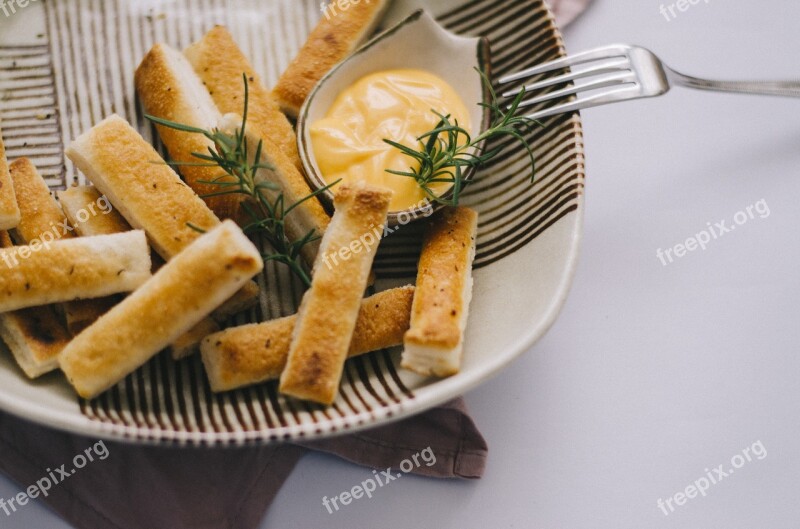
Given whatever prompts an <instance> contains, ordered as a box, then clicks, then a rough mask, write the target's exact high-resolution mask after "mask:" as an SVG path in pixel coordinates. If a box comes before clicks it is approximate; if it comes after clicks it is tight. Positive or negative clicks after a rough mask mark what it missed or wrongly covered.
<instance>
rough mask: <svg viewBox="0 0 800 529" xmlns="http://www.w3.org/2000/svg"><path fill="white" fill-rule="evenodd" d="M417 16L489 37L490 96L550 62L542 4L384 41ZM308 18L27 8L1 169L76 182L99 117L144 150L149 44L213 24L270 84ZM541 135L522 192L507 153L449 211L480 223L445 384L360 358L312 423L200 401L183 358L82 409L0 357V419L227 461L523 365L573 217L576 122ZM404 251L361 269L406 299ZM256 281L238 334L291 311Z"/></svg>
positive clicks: (157, 4)
mask: <svg viewBox="0 0 800 529" xmlns="http://www.w3.org/2000/svg"><path fill="white" fill-rule="evenodd" d="M418 8H424V9H426V10H427V11H428V12H430V13H432V14H434V15H435V16H436V18H437V20H438V21H439V22H441V23H442V24H443V25H444V26H445V27H447V28H448V29H449V30H451V31H453V32H455V33H458V34H462V35H467V36H472V37H474V36H486V37H488V39H489V40H490V42H491V64H492V68H493V70H494V72H493V75H494V77H495V78H497V77H499V76H500V75H503V74H505V73H507V72H511V71H516V70H519V69H521V68H524V67H526V66H529V65H533V64H536V63H538V62H541V61H545V60H549V59H552V58H555V57H557V56H558V55H560V54H563V46H562V43H561V38H560V35H559V33H558V30H557V28H556V27H555V25H554V23H553V19H552V16H551V13H550V12H549V10H548V9H547V7H546V6H545V5H544V3H543V2H542V1H541V0H470V1H466V0H458V1H456V0H430V1H422V0H420V1H406V0H396V2H395V3H394V7H393V9H392V10H391V11H390V12H389V13H388V14H387V16H386V19H385V21H384V26H385V27H388V26H390V25H392V24H394V23H396V22H397V21H399V20H401V19H402V18H404V17H406V16H408V15H409V14H410V13H411V12H413V11H414V10H415V9H418ZM319 16H320V13H319V2H318V1H317V0H303V1H298V0H271V1H270V2H261V1H258V0H242V1H240V2H236V3H230V2H225V1H223V0H203V1H200V0H171V1H166V0H164V1H160V0H151V1H148V2H121V1H120V2H98V1H95V0H59V1H57V2H37V3H31V4H29V6H28V7H26V8H25V9H22V10H19V11H18V12H17V14H15V15H14V16H12V17H7V18H6V17H0V120H2V121H1V122H0V126H2V127H3V137H4V139H5V141H6V145H7V149H8V155H9V157H10V158H11V159H14V158H17V157H21V156H28V157H30V158H31V159H32V161H33V162H34V163H35V164H36V165H37V167H38V168H39V169H40V171H41V172H42V173H43V174H44V175H45V176H46V177H47V179H48V182H49V183H50V184H51V185H52V186H53V187H54V188H57V187H63V186H65V185H69V184H70V183H71V182H72V181H73V180H77V181H78V182H83V178H82V176H81V175H79V174H76V172H75V170H74V168H73V167H72V166H71V165H70V164H69V163H68V162H66V161H65V160H64V157H63V148H64V145H65V144H68V143H69V142H70V141H71V140H72V139H73V138H75V137H76V136H77V135H79V134H80V133H81V132H83V131H85V130H86V129H88V128H89V127H91V126H92V125H93V124H94V123H97V122H98V121H100V120H101V119H103V118H104V117H105V116H107V115H108V114H111V113H112V112H116V113H118V114H120V115H122V116H124V117H126V118H127V119H128V120H130V121H131V123H133V124H134V125H135V126H137V127H138V128H139V130H140V131H141V132H142V134H143V135H144V136H145V137H146V138H148V139H150V138H152V132H153V131H152V129H151V127H150V125H149V124H148V123H146V121H145V120H144V118H143V117H142V113H141V110H140V109H139V108H138V107H137V104H136V100H135V97H134V94H133V89H132V85H133V82H132V77H133V72H134V68H135V66H136V64H137V63H138V61H139V60H140V59H141V58H142V57H143V56H144V54H145V52H146V51H147V50H148V49H149V48H150V46H152V44H154V43H155V42H167V43H168V44H171V45H173V46H177V47H180V48H182V47H184V46H186V45H187V44H189V43H190V42H192V41H194V40H197V39H198V38H200V37H201V36H202V34H203V32H205V31H206V30H208V29H209V28H210V27H211V26H213V25H214V24H216V23H223V24H226V25H227V26H228V27H229V28H230V29H231V30H232V33H233V34H234V37H235V38H236V39H237V41H238V42H239V43H240V45H241V46H242V48H243V50H244V51H245V53H246V54H247V55H248V57H250V58H251V60H252V62H253V63H254V65H255V67H256V69H258V70H259V71H260V72H261V74H262V76H263V77H264V79H265V81H266V82H268V83H274V82H275V81H276V80H277V78H278V76H279V74H280V72H281V71H282V70H283V69H284V68H285V67H286V65H287V64H288V62H289V60H291V58H292V57H293V56H294V54H295V53H296V51H297V49H298V48H299V46H300V45H301V44H302V42H303V41H304V40H305V37H306V35H307V34H308V32H309V31H310V28H311V27H312V25H313V24H314V23H315V21H316V20H317V19H318V18H319ZM435 52H436V50H430V53H435ZM552 88H553V89H556V88H559V87H552ZM545 125H546V127H545V128H544V129H541V130H538V131H536V132H534V136H533V138H532V140H533V145H534V147H535V153H536V156H537V159H538V160H537V161H538V164H537V178H536V182H535V183H534V184H533V185H531V184H530V182H529V166H528V165H527V164H528V162H527V158H526V155H525V153H524V152H520V150H519V149H517V148H515V147H513V146H512V148H510V149H509V151H508V153H507V154H506V155H504V156H503V157H502V158H500V159H498V160H496V161H495V162H494V163H492V165H491V166H490V167H487V168H486V170H484V171H481V172H480V173H478V174H476V176H475V179H474V182H473V183H472V185H471V186H470V187H468V188H467V189H466V190H465V192H464V194H463V195H462V197H463V200H464V203H466V204H467V205H470V206H472V207H474V208H476V209H477V210H478V212H479V213H480V217H481V221H480V229H479V237H478V255H477V258H476V262H475V267H476V268H475V290H474V297H473V302H472V309H471V315H470V320H469V325H468V331H467V337H466V349H465V361H464V366H463V370H462V372H461V373H460V374H458V375H456V376H453V377H451V378H448V379H445V380H437V379H430V378H423V377H419V376H416V375H414V374H412V373H408V372H406V371H403V370H401V369H399V368H398V367H397V360H398V354H397V351H382V352H378V353H374V354H370V355H366V356H365V357H362V358H358V359H354V360H352V361H350V362H348V364H347V367H346V369H345V376H344V379H343V383H342V386H341V391H340V396H339V398H338V399H337V401H336V403H335V404H334V406H332V407H330V408H325V409H323V408H320V407H317V406H312V405H309V404H306V403H303V402H298V401H295V400H292V399H286V398H284V397H283V396H281V395H279V394H278V393H277V391H276V387H275V384H274V383H273V384H263V385H260V386H256V387H253V388H247V389H244V390H239V391H234V392H230V393H226V394H222V395H214V394H212V393H211V391H210V389H209V387H208V384H207V383H206V381H205V376H204V373H203V371H202V365H201V363H200V362H199V359H198V358H192V359H189V360H188V361H183V362H179V363H173V362H172V361H170V360H169V358H168V356H167V355H164V354H162V355H158V356H157V357H156V358H155V359H153V360H152V361H151V362H149V363H148V364H147V365H146V366H144V367H143V368H141V369H139V370H137V371H136V372H135V373H134V374H133V375H131V376H130V377H128V378H127V379H126V380H124V381H123V382H121V383H120V384H119V385H118V386H116V387H115V388H113V389H112V390H110V391H108V392H107V393H105V394H104V395H102V396H101V397H99V398H98V399H95V400H93V401H89V402H87V401H82V400H79V399H78V398H77V397H76V396H75V394H74V393H73V391H72V390H71V388H70V387H69V386H68V385H67V383H66V382H65V381H64V379H63V377H62V376H61V375H60V374H58V373H53V374H51V375H48V376H46V377H44V378H43V379H41V380H38V381H36V382H33V383H31V382H30V381H28V380H27V379H26V378H25V377H24V375H22V374H21V372H20V371H19V369H18V368H17V367H16V365H15V364H14V361H13V360H12V359H11V357H10V355H9V354H7V352H4V351H2V350H0V408H2V409H3V410H5V411H8V412H11V413H14V414H16V415H19V416H20V417H24V418H26V419H29V420H32V421H35V422H38V423H42V424H45V425H48V426H51V427H53V428H59V429H63V430H68V431H73V432H78V433H82V434H84V435H89V436H93V437H102V438H109V439H126V440H130V441H132V442H152V443H172V442H177V443H197V444H199V443H204V444H230V443H245V442H270V441H276V440H283V439H292V438H298V437H305V438H311V437H319V436H326V435H333V434H336V433H342V432H349V431H354V430H356V429H359V428H367V427H370V426H375V425H377V424H380V423H383V422H386V421H389V420H395V419H399V418H402V417H406V416H409V415H411V414H414V413H418V412H421V411H423V410H425V409H428V408H430V407H432V406H435V405H437V404H440V403H442V402H444V401H446V400H448V399H451V398H453V397H455V396H458V395H460V394H462V393H463V392H465V391H467V390H469V389H470V388H473V387H474V386H476V385H477V384H479V383H481V382H482V381H485V380H486V379H487V378H488V377H491V376H492V375H493V374H495V373H497V372H498V371H499V370H501V369H503V368H504V367H506V366H508V365H509V364H510V363H511V362H512V361H513V360H514V359H515V358H516V357H517V356H519V355H520V354H521V353H522V352H524V351H525V350H527V349H528V348H530V346H531V345H532V344H534V343H535V342H536V340H537V339H539V337H541V336H542V334H543V333H544V332H545V331H546V330H547V329H548V327H549V326H550V325H551V324H552V322H553V321H554V320H555V318H556V316H557V315H558V312H559V310H560V308H561V306H562V304H563V302H564V300H565V298H566V295H567V292H568V290H569V285H570V282H571V278H572V274H573V270H574V268H575V263H576V259H577V254H578V247H579V243H580V234H581V219H582V216H583V178H584V173H583V169H584V165H583V147H582V137H581V127H580V120H579V118H578V116H577V115H565V116H559V117H556V118H553V119H550V120H547V121H546V122H545ZM418 244H419V231H418V227H417V225H416V224H411V225H408V226H404V227H402V229H399V230H398V231H397V232H396V233H394V234H392V236H391V237H390V238H389V239H387V241H386V243H385V244H384V245H382V250H381V252H380V255H379V256H378V258H377V260H376V272H377V275H378V282H377V288H385V287H388V286H391V285H396V284H405V283H408V282H413V280H414V276H415V262H416V257H417V252H418ZM259 281H260V283H261V285H262V286H263V288H264V291H265V292H266V293H267V295H266V296H265V297H264V298H263V299H262V303H261V305H260V306H259V307H258V309H257V310H255V311H254V312H253V313H252V314H250V315H249V316H248V318H250V319H265V318H273V317H277V316H280V315H285V314H290V313H292V312H294V311H295V310H296V304H297V302H298V300H299V295H300V292H301V290H300V287H299V285H298V284H297V283H296V282H293V281H292V280H291V279H290V278H289V276H288V274H287V273H286V272H285V270H282V269H281V268H280V265H273V266H270V267H268V268H267V270H266V271H265V273H264V274H263V275H262V276H260V277H259ZM245 320H246V319H245V318H243V319H242V320H241V321H245Z"/></svg>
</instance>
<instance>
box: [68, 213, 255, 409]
mask: <svg viewBox="0 0 800 529" xmlns="http://www.w3.org/2000/svg"><path fill="white" fill-rule="evenodd" d="M262 267H263V262H262V260H261V256H260V254H259V252H258V250H257V249H256V248H255V246H253V244H252V243H251V242H250V241H249V240H248V239H247V237H246V236H245V235H244V234H243V233H242V231H241V230H240V229H239V228H238V227H237V226H236V224H235V223H233V222H232V221H225V222H223V223H222V224H221V225H219V226H217V227H216V228H214V229H212V230H211V231H209V232H208V233H206V234H204V235H203V236H202V237H200V238H198V239H197V240H196V241H195V242H194V243H192V244H191V245H190V246H189V247H187V248H186V249H185V250H184V251H183V252H181V253H180V254H179V255H177V256H176V257H175V258H174V259H172V260H170V261H169V262H167V264H165V265H164V266H163V267H161V269H160V270H159V271H158V272H157V273H156V274H155V275H154V276H153V277H152V278H151V279H150V280H149V281H148V282H147V283H145V284H144V285H142V286H141V287H140V288H138V289H137V290H136V291H135V292H134V293H132V294H131V295H129V296H128V297H127V298H125V299H124V300H123V301H122V302H120V303H119V304H118V305H117V306H116V307H114V308H113V309H111V310H110V311H109V312H107V313H106V314H104V315H103V316H102V317H101V318H100V319H99V320H97V321H96V322H95V323H94V324H92V325H91V326H89V327H88V328H87V329H86V330H84V331H83V332H82V333H81V334H79V335H78V336H77V337H76V338H75V339H73V340H72V342H70V344H69V345H67V347H66V348H65V349H64V350H63V351H62V352H61V354H60V355H59V364H60V365H61V368H62V370H63V371H64V373H65V374H66V375H67V378H68V379H69V381H70V382H71V383H72V385H73V386H74V387H75V389H76V390H77V392H78V394H79V395H80V396H81V397H83V398H93V397H95V396H97V395H99V394H100V393H102V392H103V391H105V390H107V389H108V388H110V387H111V386H113V385H114V384H116V383H117V382H119V381H120V380H121V379H122V378H124V377H125V376H126V375H128V374H129V373H131V372H132V371H134V370H135V369H137V368H138V367H140V366H141V365H142V364H144V363H145V362H147V361H148V360H149V359H150V358H151V357H152V356H153V355H155V354H156V353H157V352H158V351H160V350H161V349H162V348H164V347H166V346H167V345H168V344H170V343H172V342H174V341H175V340H176V339H177V338H178V337H180V336H181V335H182V334H184V333H185V332H186V331H188V330H189V329H191V328H192V327H193V326H194V325H196V324H197V323H199V322H200V321H201V320H203V318H205V317H206V316H208V314H210V313H211V311H212V310H213V309H214V308H215V307H217V306H219V305H220V304H221V303H223V302H224V301H225V300H226V299H227V298H229V297H230V296H231V295H232V294H233V293H234V292H236V291H237V290H238V289H239V288H241V286H242V285H244V284H245V283H246V282H247V281H248V280H249V279H250V278H251V277H252V276H254V275H255V274H257V273H258V272H259V271H260V270H261V269H262Z"/></svg>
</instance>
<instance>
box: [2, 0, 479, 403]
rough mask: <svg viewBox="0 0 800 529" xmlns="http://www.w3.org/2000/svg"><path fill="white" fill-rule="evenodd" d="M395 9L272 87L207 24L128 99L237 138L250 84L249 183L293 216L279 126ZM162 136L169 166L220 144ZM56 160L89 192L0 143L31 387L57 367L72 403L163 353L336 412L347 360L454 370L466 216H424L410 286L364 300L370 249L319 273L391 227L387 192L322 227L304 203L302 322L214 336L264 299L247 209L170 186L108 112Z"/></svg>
mask: <svg viewBox="0 0 800 529" xmlns="http://www.w3.org/2000/svg"><path fill="white" fill-rule="evenodd" d="M387 4H388V0H384V1H374V2H369V3H362V4H360V5H359V6H353V7H352V8H351V9H350V10H348V11H342V12H340V13H338V14H337V16H336V17H328V18H326V17H323V19H322V20H321V21H320V23H319V25H318V26H317V27H316V28H315V29H314V30H313V32H312V34H311V36H310V37H309V41H308V43H307V44H306V46H304V47H303V48H302V49H301V51H300V52H299V54H298V56H297V58H296V59H295V60H294V61H293V62H292V63H291V65H290V66H289V68H288V70H287V71H286V72H285V73H284V75H283V76H282V77H281V78H280V81H279V82H278V84H277V86H276V87H274V89H272V90H268V89H266V88H265V87H264V85H263V83H262V82H261V80H260V78H259V76H258V75H257V73H256V72H255V71H254V69H253V67H252V66H251V64H250V63H249V62H248V60H247V58H246V57H245V55H244V54H243V53H242V51H241V50H240V49H239V48H238V46H237V45H236V43H235V40H234V38H233V36H232V35H231V34H230V33H229V32H228V31H227V30H226V29H225V28H224V27H222V26H217V27H215V28H213V29H212V30H211V31H209V32H208V33H207V34H206V35H205V36H204V37H203V38H202V39H201V40H200V41H198V42H196V43H194V44H192V45H191V46H189V47H188V48H187V49H186V50H184V51H183V52H181V51H179V50H175V49H172V48H170V47H168V46H166V45H164V44H158V45H156V46H154V47H153V48H152V49H151V50H150V51H149V52H148V53H147V55H146V56H145V57H144V59H143V60H142V62H141V64H140V65H139V67H138V68H137V70H136V73H135V85H136V90H137V94H138V96H139V98H140V100H141V103H142V105H143V106H144V110H145V112H146V113H147V114H150V115H153V116H157V117H159V118H163V119H167V120H171V121H174V122H178V123H182V124H185V125H189V126H192V127H197V128H201V129H204V130H221V131H230V132H233V131H235V130H236V127H238V126H240V124H241V118H240V117H239V116H240V114H241V112H242V104H243V86H242V84H243V83H242V75H243V74H244V75H245V76H246V77H247V79H248V82H249V109H248V121H247V129H246V130H245V131H244V134H245V137H246V141H247V142H248V145H252V146H253V148H251V149H249V150H250V151H251V152H252V151H255V148H254V146H255V145H258V144H259V143H261V144H262V149H263V156H264V160H265V161H266V162H267V163H268V164H269V165H270V166H271V168H270V169H259V171H258V173H257V177H258V179H260V180H262V181H268V182H271V183H273V184H275V185H276V188H277V189H278V190H279V191H275V192H276V193H277V192H280V193H283V195H284V197H285V200H286V201H287V202H288V203H294V202H296V201H297V200H299V199H300V198H302V197H305V196H307V195H309V194H310V193H311V192H312V190H311V189H310V187H309V184H308V183H307V181H306V179H305V176H304V174H303V169H302V165H301V163H300V159H299V156H298V153H297V146H296V140H295V132H294V130H293V127H292V124H291V122H290V121H289V119H288V118H287V115H288V116H290V117H293V116H295V115H296V113H297V111H298V109H299V107H300V105H302V103H303V101H304V100H305V97H306V96H307V95H308V93H309V92H310V90H311V89H312V88H313V86H314V84H315V83H316V82H317V81H318V80H319V79H320V78H321V77H322V76H323V75H324V74H325V73H326V72H327V71H328V70H329V69H330V68H331V67H332V66H333V65H335V64H336V63H338V62H339V61H341V60H342V59H344V58H345V57H346V56H347V55H349V54H350V53H351V52H352V51H353V50H355V49H356V47H357V46H358V45H359V44H360V43H361V42H362V41H363V40H364V39H365V37H367V36H368V35H369V33H370V32H371V31H372V28H374V26H375V24H376V23H377V21H378V20H379V19H380V16H381V14H382V12H383V10H384V9H385V8H386V5H387ZM321 40H322V41H325V45H322V46H320V45H319V41H321ZM332 43H333V44H332ZM334 44H335V45H334ZM157 128H158V132H159V135H160V138H161V141H162V142H163V143H164V145H165V146H166V148H167V150H168V151H169V155H170V158H171V159H172V160H174V161H177V162H192V161H194V160H195V159H194V157H193V156H194V155H193V153H198V152H208V149H209V147H213V144H212V143H211V142H210V141H209V140H208V139H207V138H205V137H204V136H202V135H199V134H192V133H189V132H183V131H178V130H174V129H170V128H167V127H163V126H160V125H159V126H158V127H157ZM66 155H67V157H68V158H69V159H70V160H71V161H72V162H73V163H74V164H75V167H76V168H77V169H78V170H80V171H81V172H82V173H83V174H84V175H85V177H86V179H87V180H88V181H89V182H91V185H87V186H79V187H71V188H68V189H66V190H63V191H58V192H57V194H56V197H53V195H51V193H50V191H49V189H48V187H47V185H46V183H45V182H44V180H43V179H42V178H41V176H40V175H39V174H38V173H37V171H36V168H35V167H34V166H33V164H32V163H31V162H30V161H29V160H27V159H25V158H20V159H17V160H14V161H13V163H11V164H10V165H9V164H8V162H7V160H6V156H5V152H4V150H3V146H2V141H1V140H0V230H2V231H0V338H2V340H3V341H4V342H5V344H6V345H7V347H8V349H9V350H10V351H11V353H12V354H13V356H14V358H15V359H16V361H17V363H18V364H19V366H20V367H21V369H22V370H23V371H24V372H25V374H26V375H27V376H29V377H31V378H35V377H38V376H41V375H43V374H45V373H48V372H51V371H54V370H57V369H60V370H61V371H62V372H63V373H64V375H66V378H67V380H68V381H69V382H70V383H71V384H72V385H73V386H74V388H75V390H76V391H77V393H78V394H79V395H80V396H81V397H84V398H93V397H96V396H98V395H99V394H101V393H102V392H104V391H106V390H107V389H109V388H110V387H112V386H113V385H114V384H116V383H118V382H119V381H120V380H122V379H123V378H124V377H125V376H127V375H128V374H130V373H131V372H133V371H134V370H136V369H137V368H139V367H141V366H142V365H143V364H144V363H146V362H147V361H148V360H149V359H150V358H151V357H152V356H154V355H155V354H157V353H159V351H162V350H163V349H165V348H170V349H171V353H172V356H173V357H174V358H175V359H176V360H178V359H180V358H183V357H185V356H188V355H190V354H192V353H193V352H195V351H197V350H199V351H200V352H201V354H202V360H203V363H204V366H205V368H206V372H207V374H208V378H209V381H210V384H211V387H212V389H213V390H214V391H217V392H220V391H229V390H232V389H236V388H240V387H243V386H247V385H251V384H257V383H261V382H265V381H269V380H276V379H279V390H280V391H281V392H282V393H284V394H286V395H288V396H292V397H296V398H300V399H306V400H311V401H314V402H318V403H321V404H331V403H332V402H333V401H334V400H335V398H336V395H337V393H338V388H339V383H340V379H341V377H342V372H343V367H344V362H345V360H346V359H347V358H349V357H352V356H356V355H361V354H364V353H368V352H371V351H375V350H380V349H385V348H387V347H393V346H398V345H404V347H405V349H404V352H403V356H402V367H404V368H407V369H410V370H413V371H415V372H418V373H420V374H422V375H426V376H448V375H452V374H455V373H457V372H458V371H459V368H460V365H461V359H462V350H463V340H464V331H465V326H466V321H467V315H468V309H469V302H470V297H471V291H472V260H473V258H474V255H475V238H476V232H477V215H476V214H475V212H474V211H472V210H470V209H468V208H463V207H458V208H445V209H443V210H441V211H439V212H438V213H436V214H435V215H434V216H432V217H431V218H430V219H427V220H426V221H425V222H428V224H429V226H428V227H427V229H426V235H425V239H424V241H423V249H422V254H421V258H420V263H419V271H418V276H417V280H416V285H415V286H412V285H409V286H405V287H401V288H394V289H389V290H385V291H382V292H378V293H376V294H374V295H371V296H369V297H365V291H366V289H367V286H368V282H369V280H370V275H371V269H372V264H373V259H374V257H375V253H376V251H377V249H378V246H379V244H380V240H379V239H376V238H374V237H373V238H372V239H373V241H372V244H366V245H363V248H362V249H361V250H360V251H358V252H350V254H349V256H350V257H349V258H348V259H344V260H337V261H336V265H335V266H324V265H323V263H327V262H329V259H328V260H326V256H328V257H330V256H333V255H336V254H337V253H339V252H340V250H341V249H342V248H350V247H352V244H353V242H354V241H358V240H361V241H363V240H364V235H365V234H367V233H370V232H373V231H374V230H375V227H376V226H382V225H384V224H385V223H386V220H387V214H388V209H389V202H390V198H391V191H390V190H387V189H383V188H378V187H373V186H370V185H367V184H362V183H356V184H348V185H344V184H342V185H339V186H337V187H336V188H335V199H334V212H333V215H332V217H331V216H329V215H328V213H327V212H326V211H325V209H324V208H323V207H322V204H321V203H320V202H319V201H317V200H316V199H312V200H306V201H304V202H303V203H302V205H301V206H300V207H298V208H296V209H294V210H293V211H292V213H290V215H289V216H287V218H286V230H287V235H288V236H289V238H290V239H293V238H297V237H301V236H303V235H304V234H306V233H308V232H309V231H310V230H312V229H313V230H314V231H315V232H316V233H318V234H320V235H321V239H319V240H318V241H317V242H316V243H315V244H311V245H307V246H306V247H305V248H304V253H303V257H304V259H305V260H306V262H307V264H308V266H309V268H310V270H311V277H312V280H311V286H310V288H309V289H308V290H307V291H306V293H305V294H304V296H303V299H302V302H301V304H300V307H299V310H298V312H297V314H296V315H293V316H289V317H285V318H280V319H275V320H270V321H264V322H261V323H253V324H248V325H243V326H237V327H230V328H225V329H223V327H224V326H225V325H226V322H227V321H228V320H229V317H230V316H231V315H233V314H235V313H237V312H240V311H242V310H245V309H247V308H249V307H251V306H252V305H253V304H254V303H255V302H256V300H257V298H258V295H259V289H258V286H257V284H256V283H255V282H254V281H253V280H252V279H253V277H254V276H255V275H257V274H258V273H259V272H261V270H262V268H263V261H262V257H261V255H260V252H259V250H258V249H257V248H256V247H255V246H254V244H253V243H252V242H251V241H250V240H249V239H248V237H247V236H246V235H245V234H244V233H243V232H242V230H241V229H240V227H239V226H238V225H237V221H239V222H241V220H242V219H241V216H242V207H241V202H242V200H245V199H246V198H243V196H241V195H228V196H221V197H220V196H217V197H207V198H201V196H203V195H206V194H208V193H213V192H214V190H215V189H214V184H213V183H209V182H210V181H212V180H214V179H215V178H218V177H219V173H220V172H219V171H218V170H215V168H213V167H201V166H181V167H180V173H181V174H180V175H179V174H178V173H177V172H176V171H175V170H174V169H173V168H172V167H171V166H170V165H168V164H167V163H166V162H165V161H164V160H163V159H162V158H161V156H160V155H159V154H158V152H157V151H156V150H155V149H154V147H153V146H152V145H150V144H149V143H148V142H147V141H146V140H145V139H144V138H143V137H142V136H141V135H140V134H139V133H138V132H137V131H136V130H135V129H134V128H133V127H132V126H131V125H130V124H129V123H128V122H127V121H126V120H125V119H123V118H121V117H119V116H117V115H112V116H109V117H107V118H106V119H104V120H102V121H101V122H99V123H97V124H96V125H94V126H93V127H92V128H91V129H90V130H88V131H86V132H85V133H84V134H83V135H81V136H80V137H78V138H77V139H75V140H74V141H73V142H72V143H71V144H70V145H69V146H68V148H67V149H66ZM56 198H57V200H56Z"/></svg>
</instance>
